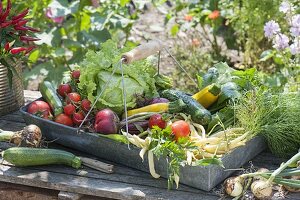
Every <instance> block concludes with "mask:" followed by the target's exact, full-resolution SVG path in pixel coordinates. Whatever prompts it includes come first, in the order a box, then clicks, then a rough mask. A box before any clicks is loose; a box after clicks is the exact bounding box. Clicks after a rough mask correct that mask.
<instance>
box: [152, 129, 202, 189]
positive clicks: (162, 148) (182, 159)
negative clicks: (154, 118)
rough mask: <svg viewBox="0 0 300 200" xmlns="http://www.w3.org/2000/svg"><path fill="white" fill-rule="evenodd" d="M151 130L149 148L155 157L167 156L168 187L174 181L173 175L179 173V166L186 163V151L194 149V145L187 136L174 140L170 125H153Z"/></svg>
mask: <svg viewBox="0 0 300 200" xmlns="http://www.w3.org/2000/svg"><path fill="white" fill-rule="evenodd" d="M151 132H152V134H151V139H152V140H151V143H150V147H149V150H151V151H153V153H154V155H155V156H156V157H157V158H160V157H166V158H167V161H168V188H169V189H170V188H172V186H173V182H174V181H175V176H176V175H178V176H179V174H180V166H184V165H185V164H186V159H187V157H186V152H187V151H192V150H195V149H196V147H195V146H193V144H192V143H191V142H190V141H188V139H187V138H179V140H178V141H177V142H176V141H175V140H174V136H173V134H172V129H171V127H170V126H167V128H165V129H160V128H159V127H157V126H154V127H153V129H152V130H151Z"/></svg>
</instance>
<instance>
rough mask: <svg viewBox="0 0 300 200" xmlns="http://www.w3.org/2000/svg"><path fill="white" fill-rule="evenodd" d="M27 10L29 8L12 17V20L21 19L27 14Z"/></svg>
mask: <svg viewBox="0 0 300 200" xmlns="http://www.w3.org/2000/svg"><path fill="white" fill-rule="evenodd" d="M28 12H29V8H27V9H25V10H24V11H23V12H21V13H20V14H18V15H17V16H14V17H12V20H18V19H23V18H24V17H25V16H26V15H27V13H28Z"/></svg>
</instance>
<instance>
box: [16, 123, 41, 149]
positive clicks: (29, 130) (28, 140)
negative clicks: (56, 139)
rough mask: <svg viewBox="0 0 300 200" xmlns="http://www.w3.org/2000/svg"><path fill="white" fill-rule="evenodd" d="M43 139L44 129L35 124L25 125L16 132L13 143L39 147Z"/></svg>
mask: <svg viewBox="0 0 300 200" xmlns="http://www.w3.org/2000/svg"><path fill="white" fill-rule="evenodd" d="M41 140H42V131H41V129H40V128H39V127H38V126H36V125H34V124H30V125H28V126H25V127H24V129H23V130H22V131H18V132H16V134H14V135H13V136H12V138H11V142H12V143H14V144H16V145H17V146H24V147H39V146H40V144H41Z"/></svg>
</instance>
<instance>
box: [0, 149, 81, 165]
mask: <svg viewBox="0 0 300 200" xmlns="http://www.w3.org/2000/svg"><path fill="white" fill-rule="evenodd" d="M2 158H3V159H4V160H6V161H7V162H10V163H11V164H14V165H15V166H17V167H27V166H37V165H53V164H62V165H67V166H71V167H73V168H76V169H78V168H80V166H81V160H80V158H79V157H77V156H75V155H74V154H72V153H69V152H67V151H62V150H57V149H41V148H28V147H12V148H9V149H7V150H5V151H3V152H2Z"/></svg>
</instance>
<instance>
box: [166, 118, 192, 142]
mask: <svg viewBox="0 0 300 200" xmlns="http://www.w3.org/2000/svg"><path fill="white" fill-rule="evenodd" d="M171 128H172V133H173V134H174V136H175V140H178V138H180V137H188V136H189V134H190V132H191V131H190V126H189V124H188V123H187V122H186V121H183V120H179V121H176V122H174V123H172V125H171Z"/></svg>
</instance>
